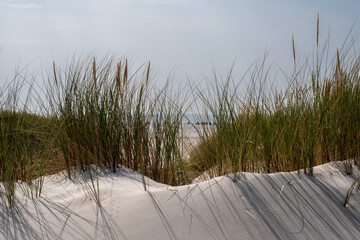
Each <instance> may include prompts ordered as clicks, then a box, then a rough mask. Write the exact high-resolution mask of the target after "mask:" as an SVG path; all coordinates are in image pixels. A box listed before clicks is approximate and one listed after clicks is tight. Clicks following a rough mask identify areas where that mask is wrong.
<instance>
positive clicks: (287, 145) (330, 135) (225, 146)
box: [190, 31, 360, 181]
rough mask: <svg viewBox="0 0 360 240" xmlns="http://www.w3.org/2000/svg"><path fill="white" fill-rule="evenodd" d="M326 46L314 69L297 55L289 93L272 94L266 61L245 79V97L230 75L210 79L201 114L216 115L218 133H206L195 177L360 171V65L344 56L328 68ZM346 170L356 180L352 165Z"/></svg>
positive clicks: (194, 161)
mask: <svg viewBox="0 0 360 240" xmlns="http://www.w3.org/2000/svg"><path fill="white" fill-rule="evenodd" d="M317 32H318V31H317ZM293 41H294V39H293ZM326 46H327V43H325V48H324V49H323V50H321V51H320V47H319V43H318V41H317V43H316V54H315V56H314V59H315V60H314V63H313V65H312V66H311V65H310V64H309V63H308V62H305V63H304V64H299V63H297V59H296V57H295V49H293V56H294V72H293V74H292V75H290V76H288V77H287V78H288V83H289V84H288V86H287V87H286V88H284V89H285V90H283V91H276V90H275V89H273V88H269V89H267V86H268V85H267V82H268V79H267V75H268V74H267V73H268V69H266V68H265V62H264V61H265V60H264V61H259V62H257V63H255V64H254V65H253V66H252V68H250V69H249V71H248V75H246V76H244V78H247V80H248V81H247V82H249V85H248V87H247V88H246V89H247V90H246V91H245V92H244V91H243V89H242V88H241V87H240V86H241V84H242V82H241V81H238V82H236V80H234V78H233V77H232V76H231V73H230V75H229V76H228V77H227V78H226V79H225V81H219V80H218V79H217V77H216V76H215V77H214V79H211V80H210V82H209V83H208V84H207V85H210V86H213V87H212V88H210V89H208V92H206V93H204V92H203V91H200V90H195V94H196V96H199V99H200V100H201V101H202V102H203V106H205V107H204V108H201V109H200V110H199V111H200V112H207V113H209V114H208V118H209V121H211V119H213V120H214V127H212V128H204V129H203V130H202V131H200V129H199V132H201V134H202V136H201V141H200V143H199V144H198V146H196V147H195V148H194V149H193V150H192V153H191V158H190V163H191V166H192V169H193V170H194V171H197V172H198V174H202V173H203V172H207V173H208V174H210V177H215V176H220V175H224V174H228V173H234V172H238V171H247V172H259V173H273V172H280V171H295V170H298V171H300V169H304V172H305V173H308V174H310V175H311V174H312V171H313V170H312V168H313V167H314V166H316V165H319V164H323V163H327V162H330V161H338V160H346V159H354V160H355V163H356V164H359V154H360V145H359V139H360V121H359V120H360V111H359V110H360V58H359V57H358V55H357V54H354V55H351V56H350V55H349V56H347V55H346V53H347V51H344V55H341V52H339V50H338V51H337V52H335V54H334V55H335V57H334V58H333V61H332V62H331V63H330V65H327V66H325V65H323V63H324V62H325V59H324V56H325V55H326V54H325V53H326ZM293 47H294V43H293ZM213 82H215V84H214V85H211V84H212V83H213ZM259 83H260V84H259ZM344 165H345V169H346V172H347V173H348V174H351V173H352V169H351V167H352V164H351V163H350V161H349V160H348V161H345V162H344ZM235 178H236V175H235ZM234 180H235V181H236V180H237V179H234Z"/></svg>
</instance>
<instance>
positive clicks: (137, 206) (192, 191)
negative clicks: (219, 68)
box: [0, 163, 360, 239]
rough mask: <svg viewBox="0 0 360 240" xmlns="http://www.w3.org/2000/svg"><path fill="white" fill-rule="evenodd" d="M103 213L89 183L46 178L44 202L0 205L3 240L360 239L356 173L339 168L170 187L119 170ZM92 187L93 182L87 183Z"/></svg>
mask: <svg viewBox="0 0 360 240" xmlns="http://www.w3.org/2000/svg"><path fill="white" fill-rule="evenodd" d="M99 175H100V177H99V188H100V198H101V199H100V201H101V204H102V207H97V205H96V203H95V201H94V200H93V199H92V195H91V194H90V192H89V189H88V188H87V187H88V186H90V185H87V184H91V182H90V181H86V180H84V179H83V180H81V179H80V178H79V179H77V180H68V179H67V178H66V176H65V175H64V174H61V173H59V174H56V175H53V176H48V177H46V179H45V183H44V188H43V193H42V197H40V198H38V199H36V200H30V199H29V198H28V197H24V196H22V194H23V192H22V191H20V190H19V191H18V192H17V200H16V204H15V205H16V206H15V207H14V208H13V209H11V210H7V209H5V208H4V207H3V206H2V205H0V207H1V209H0V238H2V239H359V236H360V193H358V192H354V194H353V195H352V196H351V198H350V201H349V204H348V205H347V206H346V208H344V207H343V206H342V204H343V202H344V197H345V195H346V191H347V189H348V187H349V186H350V184H351V182H352V180H353V179H354V175H352V176H349V175H346V174H345V173H344V172H343V170H342V164H341V163H329V164H325V165H322V166H318V167H315V168H314V176H308V175H304V174H301V175H300V176H299V175H298V174H297V172H292V173H275V174H264V175H260V174H252V173H240V174H239V176H240V181H239V182H236V183H234V182H233V181H232V176H222V177H218V178H215V179H212V180H209V181H205V182H200V183H196V184H191V185H186V186H181V187H169V186H166V185H163V184H159V183H156V182H154V181H152V180H149V179H146V181H147V185H148V186H147V187H148V189H149V190H148V191H146V192H145V191H144V188H143V184H142V182H141V175H140V174H138V173H134V172H133V171H131V170H127V169H125V168H120V169H119V172H118V173H116V174H113V173H108V172H106V170H105V169H102V171H101V172H100V174H99ZM85 183H87V184H85Z"/></svg>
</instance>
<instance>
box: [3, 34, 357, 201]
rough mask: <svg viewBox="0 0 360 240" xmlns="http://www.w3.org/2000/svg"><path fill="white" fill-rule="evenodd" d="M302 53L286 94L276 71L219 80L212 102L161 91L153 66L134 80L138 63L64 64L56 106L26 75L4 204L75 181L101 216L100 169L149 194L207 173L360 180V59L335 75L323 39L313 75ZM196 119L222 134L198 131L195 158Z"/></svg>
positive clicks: (344, 56)
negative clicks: (48, 179)
mask: <svg viewBox="0 0 360 240" xmlns="http://www.w3.org/2000/svg"><path fill="white" fill-rule="evenodd" d="M294 45H295V44H294V38H293V56H294V57H293V58H294V59H293V61H294V71H293V72H292V73H291V74H290V75H285V78H286V80H287V82H288V85H287V86H286V87H284V88H283V89H282V91H280V90H276V89H274V88H272V87H269V86H271V85H269V80H268V73H269V69H267V68H266V67H265V66H266V62H265V59H264V60H261V61H258V62H255V63H254V64H253V65H252V67H251V68H250V69H249V71H248V72H247V74H246V75H245V76H243V77H242V78H240V79H236V78H235V77H234V76H233V75H232V73H231V71H230V72H229V74H228V76H227V77H226V78H225V80H222V79H221V78H219V77H217V76H216V75H215V76H214V77H213V78H212V79H210V80H209V82H207V84H206V86H210V87H207V89H205V91H204V90H203V89H199V88H198V87H195V86H191V87H190V88H189V89H190V90H187V89H185V88H182V87H180V86H179V85H176V84H174V81H171V80H168V81H167V83H166V84H165V85H164V86H162V87H160V88H159V87H158V84H156V82H155V81H154V79H153V76H152V70H151V65H150V63H148V64H144V65H143V66H140V67H139V68H138V69H133V68H132V67H130V65H131V64H130V63H128V61H127V59H119V60H118V59H115V58H111V57H105V58H103V59H101V60H99V59H96V58H95V57H87V58H79V59H73V60H72V61H71V62H70V63H69V64H68V65H67V66H63V67H62V66H57V65H56V64H55V63H54V64H53V66H52V71H51V74H49V75H48V79H47V88H46V91H45V92H44V94H45V95H46V98H45V99H43V98H41V97H39V96H37V95H36V94H35V95H33V94H32V93H31V91H30V90H31V89H33V84H32V83H31V81H30V82H27V80H26V79H27V78H26V77H25V76H21V77H19V76H20V75H17V76H18V77H16V78H15V79H14V80H13V81H12V82H11V84H8V85H5V86H4V88H3V89H0V107H1V108H0V123H1V124H0V181H1V182H2V184H1V185H0V186H1V187H0V197H1V200H2V202H3V203H4V204H6V205H7V206H8V207H12V206H13V205H14V198H15V197H16V196H15V189H16V186H17V182H18V181H22V182H25V183H26V184H25V185H24V186H25V187H24V188H22V190H23V192H24V193H25V194H27V195H28V196H30V197H32V198H36V197H38V196H39V195H40V194H41V189H42V184H43V179H44V176H45V175H46V174H52V173H56V172H60V171H63V170H66V171H67V174H68V177H69V178H75V177H77V178H78V177H79V176H80V180H81V182H82V183H83V187H84V190H85V191H86V192H87V193H88V194H89V195H90V196H91V197H92V198H93V199H94V200H95V201H96V202H97V203H98V204H99V205H101V198H100V197H101V196H100V190H99V184H98V172H97V167H98V166H105V167H108V168H110V169H111V170H112V171H113V172H116V171H117V168H118V167H120V166H125V167H128V168H130V169H133V170H135V171H139V172H140V173H141V174H142V175H143V184H144V190H145V191H146V190H147V185H146V182H145V176H147V177H149V178H151V179H153V180H155V181H157V182H161V183H166V184H171V185H183V184H188V183H190V182H191V181H192V179H193V178H195V177H198V176H200V175H202V174H204V173H207V174H208V175H209V176H210V177H214V176H221V175H224V174H228V173H236V172H240V171H247V172H259V173H273V172H280V171H295V170H298V171H300V169H304V172H305V173H308V174H312V169H313V167H314V166H316V165H319V164H323V163H327V162H330V161H338V160H346V161H344V166H345V169H346V171H347V173H348V174H352V164H351V162H350V160H351V159H354V161H355V163H356V164H357V165H359V164H360V160H359V159H360V145H359V144H360V143H359V139H360V76H359V74H360V58H359V57H357V56H358V55H357V54H353V55H349V51H348V50H349V49H350V48H344V49H343V51H337V52H336V53H334V58H333V61H331V63H330V64H328V65H325V64H324V62H326V59H325V57H324V56H326V55H327V52H326V51H327V50H326V49H327V46H328V45H327V43H325V47H324V48H322V49H320V47H319V41H318V29H317V42H316V47H315V50H316V51H315V52H316V53H315V55H314V62H313V64H309V62H308V61H305V62H304V63H303V64H301V63H300V62H299V60H298V59H296V55H295V54H296V51H295V48H294ZM352 46H354V45H352ZM356 53H357V52H356ZM244 83H248V85H247V86H246V87H245V88H244V87H243V86H244ZM24 89H25V90H26V89H30V90H29V91H28V92H26V93H24ZM244 89H245V90H244ZM191 95H192V96H191ZM20 96H25V97H26V99H25V101H24V100H22V98H20ZM191 98H192V99H193V102H191V101H189V99H191ZM31 99H33V100H35V101H34V102H31ZM33 109H43V110H42V112H40V113H39V112H38V111H35V110H33ZM188 109H191V110H192V111H194V110H196V111H198V112H199V113H201V114H203V113H206V114H207V117H208V119H207V122H213V123H214V124H212V125H195V126H196V128H197V131H198V132H199V134H200V141H199V143H198V144H197V145H195V146H193V147H192V148H191V149H190V150H188V151H187V150H186V147H187V145H186V143H185V142H186V139H185V138H184V134H183V123H184V122H185V113H187V112H188ZM201 121H204V119H202V120H201ZM188 152H189V153H190V154H187V153H188ZM73 170H77V171H78V172H80V173H81V174H80V175H79V174H73V173H74V172H73ZM81 176H82V177H81ZM237 180H239V179H238V176H237V175H236V174H235V175H234V181H237ZM357 182H359V179H358V180H357ZM355 185H356V182H354V185H353V186H352V187H351V189H350V190H349V193H348V196H350V194H351V191H352V190H353V189H354V188H355ZM347 201H348V197H347V198H346V202H347ZM346 202H345V204H346Z"/></svg>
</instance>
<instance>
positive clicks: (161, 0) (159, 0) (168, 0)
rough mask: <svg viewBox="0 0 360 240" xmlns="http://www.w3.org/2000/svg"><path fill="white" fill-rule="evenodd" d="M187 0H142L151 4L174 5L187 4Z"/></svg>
mask: <svg viewBox="0 0 360 240" xmlns="http://www.w3.org/2000/svg"><path fill="white" fill-rule="evenodd" d="M187 1H188V0H143V2H145V3H152V4H168V5H169V4H175V3H182V2H187Z"/></svg>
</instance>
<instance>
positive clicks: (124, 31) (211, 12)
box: [0, 0, 360, 86]
mask: <svg viewBox="0 0 360 240" xmlns="http://www.w3.org/2000/svg"><path fill="white" fill-rule="evenodd" d="M359 12H360V1H358V0H342V1H338V0H311V1H310V0H301V1H300V0H296V1H295V0H257V1H254V0H61V1H59V0H29V1H25V0H19V1H17V0H14V1H10V0H0V73H1V74H0V86H1V85H2V84H3V83H4V82H6V81H8V80H9V79H11V78H12V77H13V76H14V73H15V72H16V69H21V68H23V67H26V69H27V70H28V72H29V73H30V74H32V75H34V76H41V75H42V73H43V72H44V69H45V70H46V69H51V67H52V62H53V61H55V62H56V63H57V64H58V65H65V64H66V62H68V61H69V59H71V57H73V56H74V55H76V56H80V55H81V54H95V55H97V56H99V57H102V56H105V55H106V54H109V53H110V54H116V55H117V56H120V57H122V56H125V57H128V58H129V59H130V60H131V61H132V62H133V63H134V65H136V66H140V65H141V64H143V63H146V62H147V61H151V64H152V68H153V70H154V71H156V72H157V73H159V74H158V78H160V81H162V80H161V78H166V76H167V75H168V74H170V73H174V74H175V76H176V79H177V81H186V80H188V79H192V80H193V81H201V79H202V78H204V76H211V75H212V73H213V71H214V70H215V71H216V72H217V73H219V74H225V73H226V72H227V71H228V70H229V69H230V68H231V66H232V65H233V63H234V74H235V75H236V74H239V75H241V74H243V73H244V72H245V71H246V70H247V68H248V67H249V66H250V65H251V64H252V63H253V62H254V61H255V60H256V59H259V58H261V57H262V56H263V55H264V54H265V53H266V52H268V53H269V55H268V57H267V61H268V62H269V64H272V66H273V68H275V71H276V69H278V68H281V69H285V71H288V69H290V68H291V67H292V49H291V46H292V45H291V38H292V35H294V38H295V46H296V51H297V56H299V57H301V56H303V57H305V56H309V55H311V53H312V52H313V49H314V46H315V42H316V41H315V39H316V16H317V13H319V14H320V41H321V42H324V41H325V40H326V39H327V38H328V37H327V36H328V35H329V33H330V44H331V45H330V46H331V49H330V50H332V51H333V52H334V51H335V50H334V49H336V47H341V44H342V43H343V41H344V39H345V37H346V35H347V33H348V32H349V30H350V28H351V27H352V26H353V25H354V24H355V28H354V29H353V32H355V33H356V32H359V30H360V27H359V26H360V24H359V21H360V19H358V16H359ZM39 81H40V80H39ZM279 81H281V80H279Z"/></svg>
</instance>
